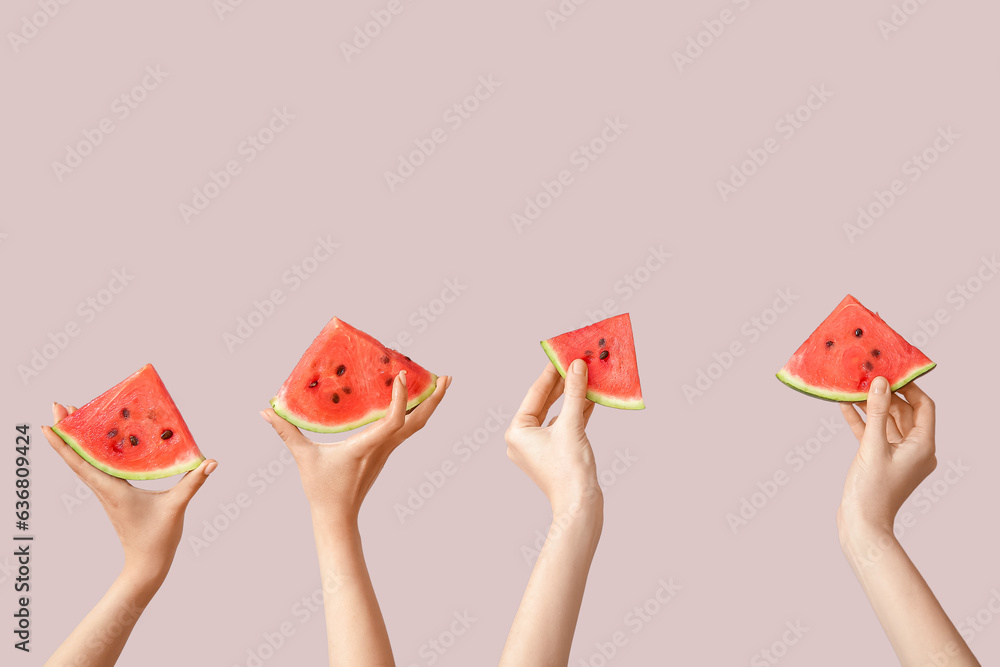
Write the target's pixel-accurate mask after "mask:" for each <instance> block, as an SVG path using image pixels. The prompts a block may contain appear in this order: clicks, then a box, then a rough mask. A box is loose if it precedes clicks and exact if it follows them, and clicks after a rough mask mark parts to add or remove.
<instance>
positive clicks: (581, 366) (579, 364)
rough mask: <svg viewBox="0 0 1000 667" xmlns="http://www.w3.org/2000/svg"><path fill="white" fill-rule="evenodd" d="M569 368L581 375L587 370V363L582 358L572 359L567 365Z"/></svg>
mask: <svg viewBox="0 0 1000 667" xmlns="http://www.w3.org/2000/svg"><path fill="white" fill-rule="evenodd" d="M569 369H570V371H572V372H573V373H576V374H577V375H583V374H584V373H586V372H587V364H586V362H585V361H584V360H583V359H575V360H573V363H571V364H570V365H569Z"/></svg>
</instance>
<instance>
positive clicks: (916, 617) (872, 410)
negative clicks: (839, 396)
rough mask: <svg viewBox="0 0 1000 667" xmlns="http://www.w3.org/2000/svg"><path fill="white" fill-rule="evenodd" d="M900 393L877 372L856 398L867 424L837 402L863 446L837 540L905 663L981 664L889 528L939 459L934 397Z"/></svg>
mask: <svg viewBox="0 0 1000 667" xmlns="http://www.w3.org/2000/svg"><path fill="white" fill-rule="evenodd" d="M899 394H902V396H900V395H898V394H893V393H892V392H890V391H889V384H888V382H887V381H886V379H885V378H882V377H879V378H876V379H875V381H874V382H872V385H871V390H870V392H869V395H868V400H867V402H866V403H859V404H857V405H858V407H859V408H860V409H861V410H862V412H864V413H865V414H866V415H867V423H866V422H865V421H864V420H863V419H862V418H861V415H860V414H858V412H857V410H856V409H855V407H854V404H841V410H842V411H843V413H844V417H845V418H846V419H847V423H848V424H849V425H850V427H851V430H852V431H853V432H854V435H855V437H856V438H857V439H858V441H859V443H860V446H859V448H858V453H857V456H855V458H854V462H853V463H852V464H851V468H850V470H849V471H848V473H847V482H846V484H845V486H844V497H843V500H842V501H841V503H840V509H839V510H838V512H837V527H838V529H839V532H840V543H841V546H842V548H843V550H844V555H845V556H847V560H848V561H849V562H850V564H851V567H852V569H853V570H854V573H855V575H856V576H857V578H858V581H859V582H860V583H861V587H862V588H863V589H864V591H865V595H867V596H868V601H869V602H870V603H871V606H872V609H873V610H874V611H875V615H876V616H877V617H878V620H879V622H880V623H881V624H882V628H883V630H885V633H886V635H887V636H888V638H889V642H890V643H891V644H892V647H893V650H895V652H896V656H897V657H898V658H899V662H900V664H901V665H902V666H903V667H923V666H924V665H928V664H937V665H948V667H978V666H979V661H978V660H976V658H975V656H974V655H973V654H972V651H970V650H969V647H968V645H966V643H965V641H964V640H963V639H962V636H961V635H960V634H959V632H958V630H957V629H956V628H955V626H954V624H953V623H952V622H951V620H950V619H949V618H948V616H947V614H945V612H944V610H943V609H942V608H941V605H940V604H939V603H938V601H937V598H935V597H934V593H932V592H931V589H930V587H929V586H928V585H927V582H926V581H924V579H923V577H922V576H921V575H920V572H919V571H918V570H917V568H916V566H915V565H914V564H913V562H912V561H911V560H910V558H909V556H907V555H906V552H905V551H904V550H903V547H902V546H901V545H900V543H899V542H898V541H897V539H896V537H895V535H894V534H893V522H894V521H895V518H896V513H897V512H898V511H899V508H900V507H901V506H902V504H903V502H904V501H905V500H906V499H907V498H908V497H909V496H910V494H911V493H913V491H914V489H916V488H917V485H919V484H920V482H921V481H923V480H924V478H926V477H927V476H928V475H929V474H930V473H931V472H932V471H933V470H934V468H935V466H936V465H937V459H936V457H935V453H934V451H935V445H934V402H933V401H932V400H931V399H930V398H929V397H928V396H927V394H925V393H924V392H923V391H921V390H920V388H919V387H917V386H916V385H915V384H914V383H912V382H911V383H910V384H908V385H906V386H905V387H903V388H902V389H900V390H899Z"/></svg>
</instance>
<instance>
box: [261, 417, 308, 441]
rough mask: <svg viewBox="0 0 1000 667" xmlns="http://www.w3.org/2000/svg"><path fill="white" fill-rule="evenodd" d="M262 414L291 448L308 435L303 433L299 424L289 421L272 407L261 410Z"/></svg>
mask: <svg viewBox="0 0 1000 667" xmlns="http://www.w3.org/2000/svg"><path fill="white" fill-rule="evenodd" d="M260 416H261V417H263V418H264V421H266V422H267V423H268V424H270V425H271V426H272V427H273V428H274V430H275V432H276V433H277V434H278V435H279V436H280V437H281V440H282V441H283V442H284V443H285V445H286V446H287V447H288V448H289V449H292V446H293V445H296V444H299V443H300V442H303V441H305V439H306V437H305V436H304V435H302V431H300V430H299V429H298V427H297V426H295V425H294V424H291V423H289V422H288V421H287V420H286V419H284V418H283V417H282V416H281V415H279V414H278V413H276V412H275V411H274V410H272V409H271V408H268V409H267V410H261V411H260ZM293 451H294V450H293Z"/></svg>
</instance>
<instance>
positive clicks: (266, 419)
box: [260, 410, 271, 424]
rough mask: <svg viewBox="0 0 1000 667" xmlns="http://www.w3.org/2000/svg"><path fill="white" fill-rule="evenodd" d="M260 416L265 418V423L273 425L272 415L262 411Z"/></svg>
mask: <svg viewBox="0 0 1000 667" xmlns="http://www.w3.org/2000/svg"><path fill="white" fill-rule="evenodd" d="M260 416H261V417H263V418H264V421H266V422H267V423H268V424H270V423H271V415H269V414H267V413H266V412H264V411H263V410H261V411H260Z"/></svg>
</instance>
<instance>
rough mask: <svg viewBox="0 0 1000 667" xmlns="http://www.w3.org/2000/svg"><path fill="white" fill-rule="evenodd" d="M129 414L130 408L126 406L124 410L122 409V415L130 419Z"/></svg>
mask: <svg viewBox="0 0 1000 667" xmlns="http://www.w3.org/2000/svg"><path fill="white" fill-rule="evenodd" d="M128 416H129V411H128V408H125V409H124V410H122V417H124V418H125V419H128Z"/></svg>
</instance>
